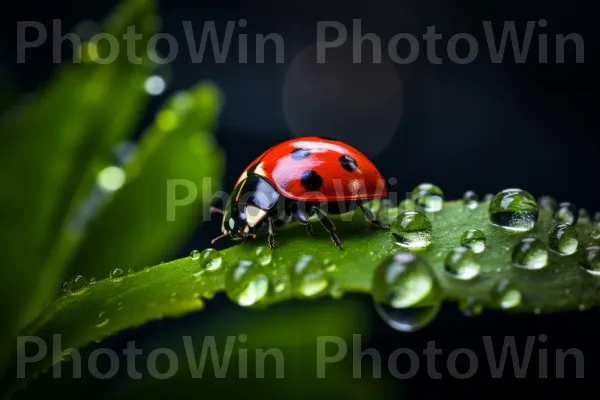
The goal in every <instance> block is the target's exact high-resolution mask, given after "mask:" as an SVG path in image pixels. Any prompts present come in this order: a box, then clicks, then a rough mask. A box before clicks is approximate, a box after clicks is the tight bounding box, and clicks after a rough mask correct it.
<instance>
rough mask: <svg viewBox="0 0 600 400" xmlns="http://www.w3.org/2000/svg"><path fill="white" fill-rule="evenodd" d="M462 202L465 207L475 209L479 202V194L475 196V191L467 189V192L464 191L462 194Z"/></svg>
mask: <svg viewBox="0 0 600 400" xmlns="http://www.w3.org/2000/svg"><path fill="white" fill-rule="evenodd" d="M463 203H464V205H465V207H467V208H469V209H471V210H472V209H475V208H477V205H478V204H479V196H477V193H475V192H473V191H471V190H469V191H467V192H465V194H463Z"/></svg>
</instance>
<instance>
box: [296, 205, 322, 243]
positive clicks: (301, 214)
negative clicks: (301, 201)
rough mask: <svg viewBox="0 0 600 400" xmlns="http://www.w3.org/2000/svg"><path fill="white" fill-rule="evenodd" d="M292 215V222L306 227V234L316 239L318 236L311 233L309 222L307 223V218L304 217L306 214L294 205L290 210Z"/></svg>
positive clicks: (315, 233)
mask: <svg viewBox="0 0 600 400" xmlns="http://www.w3.org/2000/svg"><path fill="white" fill-rule="evenodd" d="M292 213H293V215H294V220H295V221H296V222H298V223H300V224H302V225H305V226H306V232H307V233H308V234H309V235H310V236H312V237H317V236H319V234H318V233H317V232H315V231H313V228H312V226H311V225H310V222H308V217H307V216H306V214H305V213H304V211H302V210H301V209H300V208H298V206H297V205H294V206H293V208H292Z"/></svg>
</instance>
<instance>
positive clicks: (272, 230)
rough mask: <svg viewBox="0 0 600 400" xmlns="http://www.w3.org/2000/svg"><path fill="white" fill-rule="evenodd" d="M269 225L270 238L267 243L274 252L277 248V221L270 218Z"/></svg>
mask: <svg viewBox="0 0 600 400" xmlns="http://www.w3.org/2000/svg"><path fill="white" fill-rule="evenodd" d="M268 224H269V238H268V239H267V243H268V244H269V248H270V249H271V250H273V249H274V248H275V219H274V218H272V217H270V218H269V219H268Z"/></svg>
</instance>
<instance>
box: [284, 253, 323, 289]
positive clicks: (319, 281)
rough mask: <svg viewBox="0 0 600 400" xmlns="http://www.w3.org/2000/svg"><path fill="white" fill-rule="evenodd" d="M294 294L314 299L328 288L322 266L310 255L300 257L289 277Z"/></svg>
mask: <svg viewBox="0 0 600 400" xmlns="http://www.w3.org/2000/svg"><path fill="white" fill-rule="evenodd" d="M291 283H292V288H293V290H294V292H295V293H296V294H297V295H299V296H301V297H314V296H317V295H319V294H321V293H323V292H324V291H325V290H326V289H327V288H328V287H329V283H330V282H329V278H328V277H327V273H326V271H325V268H323V264H322V263H321V262H319V261H318V260H317V259H315V258H314V257H313V256H310V255H303V256H300V258H299V259H298V261H297V262H296V264H295V265H294V269H293V272H292V277H291Z"/></svg>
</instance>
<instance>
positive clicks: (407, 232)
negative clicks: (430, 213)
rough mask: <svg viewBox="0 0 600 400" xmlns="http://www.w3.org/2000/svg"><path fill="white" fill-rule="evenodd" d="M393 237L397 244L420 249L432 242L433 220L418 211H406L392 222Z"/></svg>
mask: <svg viewBox="0 0 600 400" xmlns="http://www.w3.org/2000/svg"><path fill="white" fill-rule="evenodd" d="M392 237H393V238H394V240H395V242H396V244H397V245H399V246H401V247H404V248H407V249H419V248H424V247H427V246H429V245H430V244H431V221H429V219H428V218H427V217H426V216H425V215H423V214H421V213H419V212H416V211H405V212H403V213H402V214H400V215H398V217H397V218H396V219H395V220H394V222H393V223H392Z"/></svg>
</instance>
